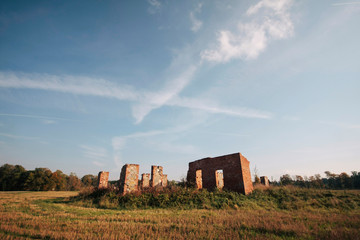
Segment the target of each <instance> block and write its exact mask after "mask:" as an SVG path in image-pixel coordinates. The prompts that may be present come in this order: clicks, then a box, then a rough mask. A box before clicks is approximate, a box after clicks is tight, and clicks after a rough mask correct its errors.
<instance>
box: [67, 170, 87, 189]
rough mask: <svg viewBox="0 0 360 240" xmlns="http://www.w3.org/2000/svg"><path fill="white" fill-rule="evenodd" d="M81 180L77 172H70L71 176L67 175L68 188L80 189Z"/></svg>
mask: <svg viewBox="0 0 360 240" xmlns="http://www.w3.org/2000/svg"><path fill="white" fill-rule="evenodd" d="M82 186H83V185H82V182H81V180H80V179H79V178H78V177H77V176H76V174H75V173H73V172H72V173H70V176H68V177H67V190H69V191H78V190H80V189H81V187H82Z"/></svg>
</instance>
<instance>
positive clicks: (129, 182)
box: [119, 164, 139, 194]
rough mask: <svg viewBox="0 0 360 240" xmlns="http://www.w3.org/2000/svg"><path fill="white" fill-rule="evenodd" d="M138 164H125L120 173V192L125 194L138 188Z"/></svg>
mask: <svg viewBox="0 0 360 240" xmlns="http://www.w3.org/2000/svg"><path fill="white" fill-rule="evenodd" d="M138 181H139V165H138V164H125V165H124V166H123V167H122V169H121V173H120V181H119V185H120V186H119V188H120V192H121V193H122V194H127V193H130V192H134V191H137V190H138Z"/></svg>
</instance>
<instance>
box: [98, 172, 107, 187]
mask: <svg viewBox="0 0 360 240" xmlns="http://www.w3.org/2000/svg"><path fill="white" fill-rule="evenodd" d="M108 180H109V172H103V171H101V172H99V174H98V184H97V185H98V188H107V187H108Z"/></svg>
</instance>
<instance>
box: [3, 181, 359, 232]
mask: <svg viewBox="0 0 360 240" xmlns="http://www.w3.org/2000/svg"><path fill="white" fill-rule="evenodd" d="M166 191H169V192H166ZM166 191H165V192H157V193H153V197H154V198H155V199H156V200H151V201H149V200H143V201H144V202H147V203H150V202H151V204H155V205H154V206H152V207H151V208H152V209H139V208H140V207H139V208H138V209H134V208H133V207H132V205H131V204H130V202H131V201H135V200H133V198H134V199H138V200H136V201H140V200H139V199H143V198H144V199H148V198H149V197H145V196H151V193H150V192H148V193H146V194H145V196H142V194H138V195H136V194H134V195H127V196H124V197H125V198H123V199H122V201H123V202H125V203H128V204H129V205H128V207H127V209H126V210H113V209H104V208H105V206H102V207H103V208H97V207H99V206H100V204H104V205H106V204H107V203H105V202H104V201H105V199H108V201H109V203H108V204H110V208H112V207H114V206H115V205H114V206H111V204H115V203H116V205H117V206H116V208H120V207H119V206H121V204H122V202H121V201H120V198H119V196H118V195H117V194H116V193H111V191H94V192H92V191H90V192H88V193H83V194H82V196H80V197H78V198H72V197H74V196H75V195H76V194H77V193H74V192H0V220H1V222H0V239H358V236H359V235H360V231H359V229H360V210H359V205H358V199H359V195H360V191H350V192H344V191H330V192H328V191H319V192H317V191H314V192H310V193H303V192H302V191H298V189H287V188H285V189H282V188H280V189H277V188H275V189H270V190H256V191H255V192H254V194H251V195H249V196H243V195H239V194H236V193H229V192H206V191H199V192H196V191H195V193H194V194H195V195H196V196H192V195H190V194H192V191H194V190H191V189H185V190H184V189H179V190H178V191H179V192H176V193H174V192H171V191H170V190H166ZM289 193H291V194H289ZM91 194H94V195H92V196H93V198H90V195H91ZM166 194H167V195H168V196H171V194H175V195H177V197H179V200H177V201H176V202H178V203H180V202H187V203H188V204H187V205H185V206H190V205H191V204H190V203H191V202H192V204H193V206H192V207H191V209H185V208H186V207H178V206H176V205H174V206H175V207H173V208H165V207H157V206H162V204H164V203H167V200H164V199H166V197H165V196H164V195H166ZM307 194H308V195H307ZM289 195H294V197H293V198H290V196H289ZM160 196H161V197H160ZM180 197H181V198H180ZM323 198H330V199H332V200H329V201H330V202H333V203H332V204H333V205H331V204H330V205H329V206H327V204H328V203H326V201H325V202H323V201H322V200H320V199H323ZM75 199H76V201H75ZM96 199H97V200H96ZM126 199H131V200H126ZM204 199H208V200H209V201H210V202H207V203H206V204H205V205H204V202H202V201H203V200H204ZM225 199H228V200H225ZM281 199H282V200H281ZM306 199H307V200H306ZM314 199H316V200H317V201H318V202H319V203H320V207H319V205H317V204H315V205H312V203H313V200H314ZM112 200H114V201H115V200H116V201H115V202H112ZM208 200H206V201H208ZM350 200H351V201H353V202H355V203H356V204H357V205H356V204H355V205H353V204H348V201H350ZM83 201H88V203H87V204H88V207H83V206H79V205H83V203H84V202H83ZM212 201H213V203H212ZM292 201H295V202H307V203H306V204H304V205H302V207H301V206H300V207H299V206H298V204H294V205H291V204H290V202H292ZM337 201H338V202H337ZM101 202H102V203H101ZM200 202H202V203H200ZM269 203H271V204H272V205H268V204H269ZM285 203H286V204H285ZM91 204H92V205H93V207H89V206H90V205H91ZM212 204H213V205H212ZM232 204H233V205H232ZM235 204H236V206H237V207H235ZM289 204H290V205H289ZM342 204H345V205H344V206H343V205H342ZM124 206H125V205H124ZM139 206H143V205H142V204H140V205H139ZM205 206H206V207H205ZM334 206H335V207H334ZM352 206H353V207H352ZM349 207H350V208H349ZM145 208H150V206H149V205H148V206H147V207H145ZM197 208H204V209H197ZM206 208H211V209H206ZM217 208H220V209H217Z"/></svg>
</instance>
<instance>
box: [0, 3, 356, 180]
mask: <svg viewBox="0 0 360 240" xmlns="http://www.w3.org/2000/svg"><path fill="white" fill-rule="evenodd" d="M359 25H360V2H359V1H349V2H345V1H328V0H326V1H325V0H323V1H310V0H304V1H291V0H260V1H250V0H248V1H238V0H236V1H235V0H234V1H230V0H226V1H218V0H214V1H161V0H148V1H145V0H144V1H2V2H1V3H0V53H1V54H0V164H4V163H10V164H21V165H23V166H24V167H25V168H27V169H34V168H36V167H48V168H50V169H51V170H53V171H55V170H56V169H61V170H63V171H64V172H65V173H67V174H69V173H70V172H75V173H76V174H77V175H78V176H79V177H81V176H83V175H84V174H88V173H90V174H97V173H98V172H99V171H101V170H104V171H110V178H111V179H114V180H115V179H118V177H119V175H120V169H121V167H122V165H124V164H126V163H137V164H140V172H141V173H143V172H150V166H151V165H161V166H163V167H164V172H165V173H167V174H168V175H169V179H175V180H179V179H180V178H181V177H184V176H186V172H187V168H188V163H189V162H191V161H194V160H197V159H200V158H204V157H208V156H209V157H215V156H219V155H225V154H230V153H234V152H241V153H242V154H243V155H244V156H246V157H247V158H248V160H249V161H250V166H251V170H252V172H253V169H254V167H255V166H256V168H257V169H258V172H259V174H260V175H266V176H268V177H269V178H271V177H272V178H274V179H278V178H279V176H280V175H282V174H286V173H288V174H290V175H295V174H297V175H307V176H310V175H313V174H316V173H320V174H322V175H324V174H323V172H324V171H326V170H329V171H332V172H336V173H340V172H344V171H345V172H348V173H350V171H354V170H356V171H359V170H360V169H359V167H360V111H359V103H360V47H359V43H360V30H359Z"/></svg>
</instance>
